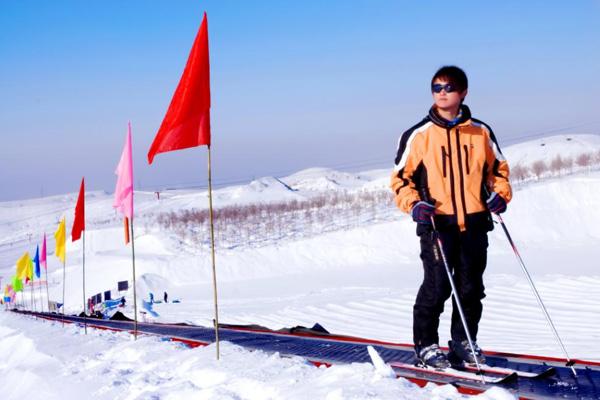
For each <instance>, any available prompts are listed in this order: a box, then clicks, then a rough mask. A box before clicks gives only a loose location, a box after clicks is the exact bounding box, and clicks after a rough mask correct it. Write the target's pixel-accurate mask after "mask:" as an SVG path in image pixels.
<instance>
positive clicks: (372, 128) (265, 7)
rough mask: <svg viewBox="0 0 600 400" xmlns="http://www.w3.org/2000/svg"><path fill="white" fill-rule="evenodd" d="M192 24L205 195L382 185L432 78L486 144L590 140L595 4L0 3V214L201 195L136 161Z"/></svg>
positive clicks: (192, 171)
mask: <svg viewBox="0 0 600 400" xmlns="http://www.w3.org/2000/svg"><path fill="white" fill-rule="evenodd" d="M203 11H206V12H207V13H208V21H209V39H210V52H211V53H210V56H211V86H212V87H211V90H212V137H213V173H214V175H213V177H214V180H215V182H216V183H217V184H225V183H229V182H236V181H245V180H246V181H247V180H250V179H252V178H253V177H260V176H265V175H276V176H282V175H286V174H289V173H291V172H294V171H297V170H300V169H302V168H307V167H313V166H328V167H333V168H339V169H354V170H360V169H369V168H375V167H391V166H392V162H393V158H394V153H395V146H396V143H397V140H398V137H399V135H400V134H401V133H402V132H403V131H404V130H406V129H407V128H408V127H410V126H412V125H413V124H414V123H416V122H418V121H419V120H420V119H421V118H422V117H423V116H424V115H425V113H426V112H427V110H428V108H429V107H430V104H431V97H430V96H431V95H430V92H429V80H430V78H431V75H432V74H433V73H434V72H435V70H436V69H437V68H438V67H440V66H442V65H446V64H456V65H459V66H461V67H463V68H464V69H465V70H466V72H467V74H468V75H469V79H470V88H469V96H468V97H467V101H466V103H467V104H468V105H469V106H470V107H471V109H472V111H473V114H474V115H475V116H476V117H478V118H479V119H482V120H484V121H486V122H487V123H488V124H490V125H491V126H492V127H493V128H494V130H495V132H496V134H497V136H498V137H499V140H500V143H501V145H502V144H510V143H514V142H517V141H519V140H520V139H522V138H524V137H527V136H530V135H534V134H538V133H542V134H545V133H549V132H552V131H554V130H561V129H564V128H571V127H572V129H566V130H564V131H568V132H574V133H577V132H581V133H600V115H599V112H598V109H599V106H600V101H599V97H598V96H599V95H600V79H599V71H600V68H599V67H600V59H599V58H600V52H599V51H598V50H599V45H600V24H599V23H598V21H599V20H600V19H599V17H600V2H599V1H597V0H596V1H591V0H590V1H585V0H583V1H577V2H564V1H502V2H484V1H453V2H448V1H325V2H324V1H302V2H288V1H283V2H280V1H262V2H260V1H256V2H254V1H252V2H249V1H182V0H178V1H166V0H165V1H147V0H128V1H121V0H107V1H101V2H89V1H60V0H57V1H45V0H39V1H33V0H29V1H28V0H19V1H2V2H0V137H1V138H2V146H1V147H0V187H1V188H2V190H1V192H0V200H8V199H20V198H29V197H39V196H40V195H41V194H42V193H43V194H44V195H50V194H59V193H65V192H76V191H77V190H78V187H79V182H80V179H81V177H82V176H85V177H86V183H87V188H88V190H97V189H104V190H107V191H110V192H112V191H113V190H114V184H115V176H114V169H115V167H116V164H117V162H118V159H119V156H120V152H121V149H122V146H123V142H124V138H125V132H126V126H127V121H128V120H131V122H132V125H133V135H134V136H133V138H134V142H133V144H134V164H135V165H134V168H135V171H134V173H135V176H136V184H137V185H139V186H140V187H141V188H142V189H148V190H152V189H154V188H163V187H166V186H177V185H191V184H195V185H205V184H206V149H205V148H196V149H190V150H184V151H179V152H173V153H168V154H161V155H158V156H157V158H156V159H155V161H154V164H153V165H152V166H148V164H147V162H146V154H147V151H148V148H149V146H150V143H151V142H152V139H153V138H154V135H155V133H156V131H157V129H158V127H159V125H160V123H161V121H162V118H163V116H164V113H165V111H166V108H167V106H168V104H169V102H170V99H171V96H172V94H173V91H174V90H175V87H176V85H177V82H178V81H179V78H180V76H181V72H182V70H183V66H184V65H185V62H186V60H187V56H188V52H189V50H190V47H191V44H192V42H193V39H194V36H195V35H196V32H197V30H198V27H199V25H200V22H201V19H202V13H203Z"/></svg>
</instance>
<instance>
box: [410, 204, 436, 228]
mask: <svg viewBox="0 0 600 400" xmlns="http://www.w3.org/2000/svg"><path fill="white" fill-rule="evenodd" d="M434 214H435V206H433V205H431V204H429V203H427V202H425V201H418V202H416V203H415V204H414V205H413V206H412V208H411V210H410V215H411V216H412V219H413V221H415V222H416V223H417V224H423V225H431V217H433V215H434Z"/></svg>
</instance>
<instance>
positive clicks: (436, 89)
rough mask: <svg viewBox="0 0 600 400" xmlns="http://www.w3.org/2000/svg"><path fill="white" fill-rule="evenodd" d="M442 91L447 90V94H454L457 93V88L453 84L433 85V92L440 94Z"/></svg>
mask: <svg viewBox="0 0 600 400" xmlns="http://www.w3.org/2000/svg"><path fill="white" fill-rule="evenodd" d="M442 90H445V91H446V93H452V92H455V91H456V86H454V85H453V84H451V83H446V84H445V85H442V84H441V83H434V84H433V85H431V91H432V92H435V93H440V92H441V91H442Z"/></svg>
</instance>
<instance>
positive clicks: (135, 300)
mask: <svg viewBox="0 0 600 400" xmlns="http://www.w3.org/2000/svg"><path fill="white" fill-rule="evenodd" d="M131 261H132V265H133V336H134V338H135V339H136V340H137V331H138V320H137V293H136V284H135V237H134V236H133V214H131Z"/></svg>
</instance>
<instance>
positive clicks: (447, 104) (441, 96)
mask: <svg viewBox="0 0 600 400" xmlns="http://www.w3.org/2000/svg"><path fill="white" fill-rule="evenodd" d="M437 85H439V86H441V90H439V89H440V88H439V87H436V86H437ZM432 89H438V90H439V92H436V90H432V95H433V102H434V103H435V105H436V107H437V108H438V109H441V110H444V111H451V112H456V110H458V107H459V106H460V103H461V101H462V99H464V98H465V96H466V95H467V90H464V91H462V92H459V91H458V90H457V89H456V86H454V85H452V84H451V83H450V82H448V81H447V80H445V79H444V78H438V79H436V80H435V81H433V86H432ZM447 90H450V91H447Z"/></svg>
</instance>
